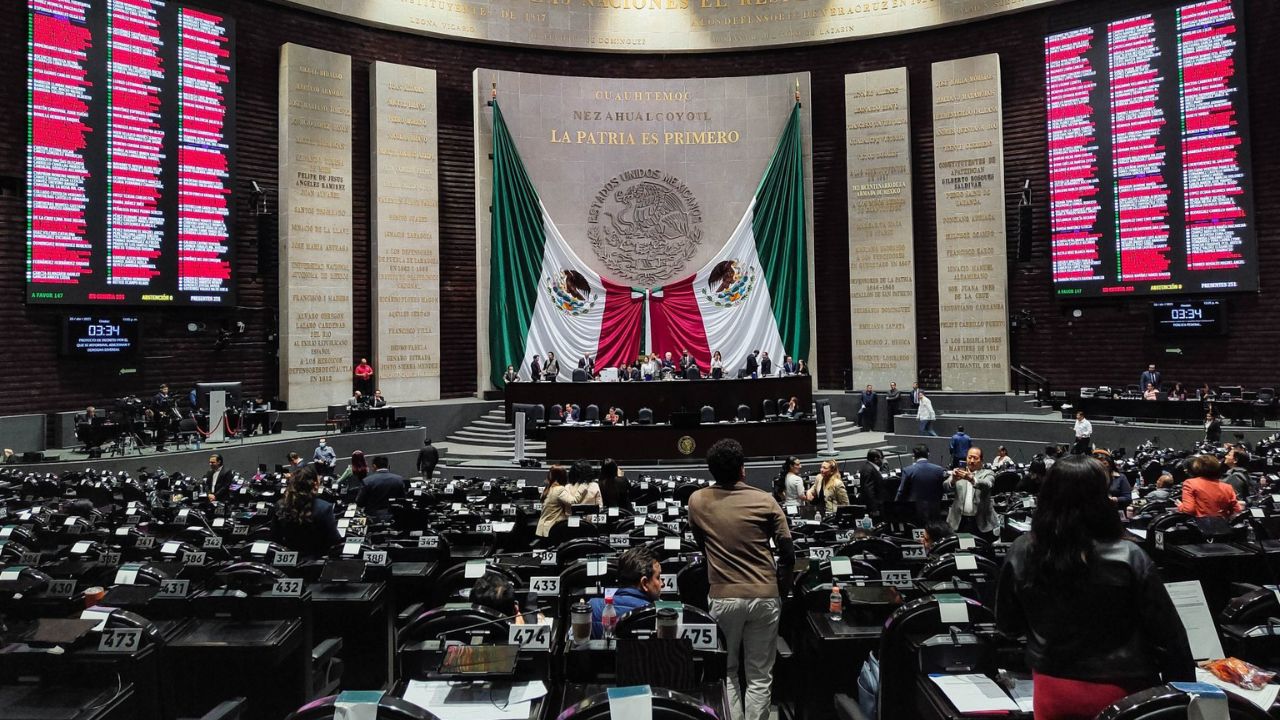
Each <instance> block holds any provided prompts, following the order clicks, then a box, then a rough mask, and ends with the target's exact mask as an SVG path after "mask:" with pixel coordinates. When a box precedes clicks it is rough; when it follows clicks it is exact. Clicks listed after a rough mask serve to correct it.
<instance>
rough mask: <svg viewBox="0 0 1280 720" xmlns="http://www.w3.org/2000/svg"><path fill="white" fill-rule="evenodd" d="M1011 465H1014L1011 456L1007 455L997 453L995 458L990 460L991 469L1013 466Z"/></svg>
mask: <svg viewBox="0 0 1280 720" xmlns="http://www.w3.org/2000/svg"><path fill="white" fill-rule="evenodd" d="M1013 466H1014V462H1013V458H1011V457H1009V456H1008V455H1003V456H1002V455H997V456H996V459H995V460H992V461H991V469H992V470H1003V469H1004V468H1007V467H1013Z"/></svg>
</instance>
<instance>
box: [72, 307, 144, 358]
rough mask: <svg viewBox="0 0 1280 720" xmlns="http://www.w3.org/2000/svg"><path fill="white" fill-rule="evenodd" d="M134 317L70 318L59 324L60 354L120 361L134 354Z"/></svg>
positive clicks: (136, 335) (137, 330)
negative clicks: (60, 336) (114, 358)
mask: <svg viewBox="0 0 1280 720" xmlns="http://www.w3.org/2000/svg"><path fill="white" fill-rule="evenodd" d="M140 335H141V333H140V327H139V324H138V318H136V317H97V316H71V317H67V318H66V319H64V320H63V328H62V352H63V354H64V355H74V356H79V357H86V358H101V357H123V356H128V355H132V354H134V353H135V352H136V351H137V350H138V342H139V339H140Z"/></svg>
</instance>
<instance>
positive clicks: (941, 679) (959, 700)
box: [929, 675, 1018, 714]
mask: <svg viewBox="0 0 1280 720" xmlns="http://www.w3.org/2000/svg"><path fill="white" fill-rule="evenodd" d="M929 679H930V680H932V681H933V683H934V684H935V685H937V686H938V689H939V690H941V691H942V694H943V695H946V696H947V700H950V701H951V704H952V705H954V706H955V708H956V710H957V711H959V712H960V713H961V714H967V713H981V712H1017V710H1018V704H1017V703H1015V702H1014V701H1013V699H1012V698H1010V697H1009V696H1008V694H1006V693H1005V691H1004V690H1003V689H1001V688H1000V686H999V685H997V684H996V683H995V681H994V680H992V679H991V678H989V677H987V676H986V675H930V676H929Z"/></svg>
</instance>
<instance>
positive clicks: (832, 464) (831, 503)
mask: <svg viewBox="0 0 1280 720" xmlns="http://www.w3.org/2000/svg"><path fill="white" fill-rule="evenodd" d="M804 499H805V500H808V501H809V502H812V503H813V504H814V505H817V506H818V509H819V510H822V511H823V512H825V513H833V512H835V511H836V508H838V507H841V506H844V505H848V504H849V491H848V490H847V489H846V488H845V486H844V479H843V478H841V476H840V466H839V465H837V464H836V461H835V460H823V461H822V469H821V470H819V471H818V479H817V480H816V481H815V482H814V483H813V487H811V488H809V490H808V491H807V492H806V493H805V494H804Z"/></svg>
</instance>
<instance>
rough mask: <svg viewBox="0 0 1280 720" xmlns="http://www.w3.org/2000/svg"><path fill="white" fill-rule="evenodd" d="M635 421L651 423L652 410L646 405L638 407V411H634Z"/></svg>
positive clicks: (642, 423)
mask: <svg viewBox="0 0 1280 720" xmlns="http://www.w3.org/2000/svg"><path fill="white" fill-rule="evenodd" d="M636 423H638V424H640V425H652V424H653V410H652V409H651V408H647V407H642V408H640V412H638V413H636Z"/></svg>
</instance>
